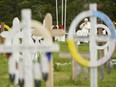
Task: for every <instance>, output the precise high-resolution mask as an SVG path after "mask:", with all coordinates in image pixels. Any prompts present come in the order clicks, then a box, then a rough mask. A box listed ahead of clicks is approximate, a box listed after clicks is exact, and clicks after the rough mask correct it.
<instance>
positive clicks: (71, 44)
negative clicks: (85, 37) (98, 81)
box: [68, 39, 90, 67]
mask: <svg viewBox="0 0 116 87" xmlns="http://www.w3.org/2000/svg"><path fill="white" fill-rule="evenodd" d="M68 48H69V50H70V52H71V54H72V56H73V58H74V59H75V60H76V61H78V63H80V64H81V65H83V66H87V67H89V66H90V62H89V60H87V59H85V58H83V57H82V56H81V55H80V54H79V53H78V52H77V50H76V47H75V45H74V40H73V39H68Z"/></svg>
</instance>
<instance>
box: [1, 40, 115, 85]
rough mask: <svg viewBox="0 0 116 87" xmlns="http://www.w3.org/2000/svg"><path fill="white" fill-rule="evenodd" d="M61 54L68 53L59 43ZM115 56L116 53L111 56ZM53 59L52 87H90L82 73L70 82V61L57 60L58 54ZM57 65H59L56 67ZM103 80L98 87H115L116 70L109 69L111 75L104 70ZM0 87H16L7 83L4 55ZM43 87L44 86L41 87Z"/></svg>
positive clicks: (81, 48)
mask: <svg viewBox="0 0 116 87" xmlns="http://www.w3.org/2000/svg"><path fill="white" fill-rule="evenodd" d="M59 44H60V48H61V49H60V51H61V52H69V50H68V47H67V44H66V43H64V42H59ZM79 52H89V46H88V44H82V45H80V46H79ZM113 56H116V52H115V53H114V54H113ZM53 57H54V59H53V60H54V87H90V77H89V76H88V79H87V80H84V78H83V71H82V73H81V76H80V78H78V77H77V80H76V81H73V80H72V65H71V61H72V59H67V58H62V59H61V58H59V53H53ZM57 63H59V65H57ZM104 74H105V75H104V79H103V80H100V79H99V72H98V87H116V86H115V85H116V68H114V67H112V68H111V73H110V74H107V73H106V71H105V68H104ZM0 87H16V86H14V85H13V84H12V83H10V81H9V75H8V61H7V59H6V58H5V56H4V55H2V56H0ZM43 87H44V86H43Z"/></svg>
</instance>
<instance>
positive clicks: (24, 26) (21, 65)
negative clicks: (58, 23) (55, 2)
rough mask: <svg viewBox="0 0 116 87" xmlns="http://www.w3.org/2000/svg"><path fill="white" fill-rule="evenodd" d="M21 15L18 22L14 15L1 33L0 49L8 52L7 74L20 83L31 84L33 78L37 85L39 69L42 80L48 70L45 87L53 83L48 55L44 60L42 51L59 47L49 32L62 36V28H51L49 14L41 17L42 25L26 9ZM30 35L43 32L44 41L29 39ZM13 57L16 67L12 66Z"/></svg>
mask: <svg viewBox="0 0 116 87" xmlns="http://www.w3.org/2000/svg"><path fill="white" fill-rule="evenodd" d="M21 15H22V21H21V23H20V22H19V20H18V18H15V19H14V21H13V27H12V29H11V30H10V31H9V32H3V33H2V34H1V35H2V36H3V37H4V38H5V44H3V45H0V52H2V53H12V55H11V56H10V58H9V74H10V78H11V80H12V81H13V82H15V84H17V83H19V86H20V87H23V86H24V87H34V79H35V82H36V83H35V85H36V87H40V84H41V83H40V82H41V77H42V76H41V71H42V72H43V75H44V79H45V80H47V77H48V76H47V75H48V74H49V78H48V81H47V87H53V69H52V59H51V60H50V62H48V60H47V56H46V53H47V52H56V51H58V50H59V46H58V45H57V44H53V43H52V36H62V35H64V33H62V32H63V31H62V30H53V31H52V30H51V27H52V17H51V15H50V14H48V16H49V17H48V16H46V17H45V20H44V23H45V24H44V25H45V27H46V28H45V27H44V26H43V25H42V24H41V23H39V22H38V21H34V20H32V19H31V10H30V9H24V10H22V11H21ZM31 28H32V29H31ZM32 35H35V36H43V38H44V42H45V43H42V44H41V45H40V44H39V45H38V44H36V43H33V40H32ZM21 39H22V41H21V42H20V40H21ZM38 52H40V54H41V67H40V65H39V63H38V54H37V53H38ZM16 61H17V62H18V69H16V67H15V63H16ZM33 61H34V63H33ZM48 63H49V64H48ZM49 69H50V70H49ZM48 70H49V71H48ZM18 80H19V81H18ZM17 81H18V82H17Z"/></svg>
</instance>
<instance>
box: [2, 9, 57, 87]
mask: <svg viewBox="0 0 116 87" xmlns="http://www.w3.org/2000/svg"><path fill="white" fill-rule="evenodd" d="M21 13H22V23H21V24H22V28H23V30H22V33H21V34H22V35H21V36H22V44H18V43H17V41H19V40H18V38H19V37H18V38H17V37H16V38H15V36H17V35H16V32H18V31H17V30H19V31H20V29H17V28H20V26H17V24H16V26H15V27H14V29H12V30H11V32H9V33H8V35H7V36H8V37H6V39H5V43H7V44H5V45H0V52H3V53H6V52H8V53H9V52H10V53H13V57H12V58H11V59H12V60H11V61H14V60H15V59H13V58H15V57H19V55H18V54H17V53H18V52H22V53H23V56H24V75H23V76H24V81H25V87H33V86H34V83H33V67H32V66H33V65H32V57H33V56H32V53H33V52H37V51H40V52H43V53H45V52H56V51H58V50H59V46H58V45H57V44H47V43H46V44H42V45H35V44H33V41H32V38H31V10H30V9H24V10H22V12H21ZM15 28H16V29H15ZM12 39H14V41H16V43H14V44H11V40H12ZM8 43H9V44H8ZM17 44H18V45H17ZM13 63H14V62H13ZM12 69H14V68H12ZM11 71H12V70H11ZM13 71H15V70H13Z"/></svg>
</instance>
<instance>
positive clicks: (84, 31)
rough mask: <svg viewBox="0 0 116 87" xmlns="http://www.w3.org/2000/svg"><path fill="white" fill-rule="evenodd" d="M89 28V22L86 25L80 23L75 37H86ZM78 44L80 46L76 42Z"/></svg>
mask: <svg viewBox="0 0 116 87" xmlns="http://www.w3.org/2000/svg"><path fill="white" fill-rule="evenodd" d="M90 26H91V24H90V22H87V24H85V23H82V24H81V25H80V29H81V30H78V31H77V36H88V35H89V32H90ZM84 42H88V41H84ZM78 44H80V42H79V41H78Z"/></svg>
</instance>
